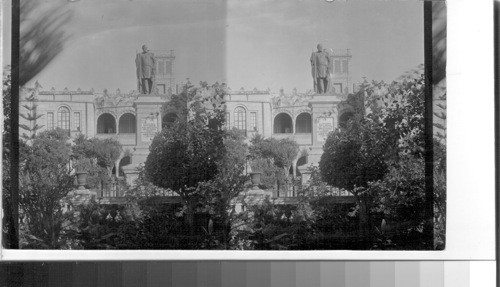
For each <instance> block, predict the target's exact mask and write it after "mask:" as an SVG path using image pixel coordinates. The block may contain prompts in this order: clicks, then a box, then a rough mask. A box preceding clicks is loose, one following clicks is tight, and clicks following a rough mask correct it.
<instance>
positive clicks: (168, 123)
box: [161, 113, 177, 129]
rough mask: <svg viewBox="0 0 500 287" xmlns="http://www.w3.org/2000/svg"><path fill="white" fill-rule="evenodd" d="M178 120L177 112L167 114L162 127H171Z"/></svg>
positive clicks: (162, 121)
mask: <svg viewBox="0 0 500 287" xmlns="http://www.w3.org/2000/svg"><path fill="white" fill-rule="evenodd" d="M176 120H177V115H176V114H175V113H168V114H165V115H164V116H163V118H162V120H161V128H162V129H164V128H168V127H171V126H172V125H173V124H174V123H175V121H176Z"/></svg>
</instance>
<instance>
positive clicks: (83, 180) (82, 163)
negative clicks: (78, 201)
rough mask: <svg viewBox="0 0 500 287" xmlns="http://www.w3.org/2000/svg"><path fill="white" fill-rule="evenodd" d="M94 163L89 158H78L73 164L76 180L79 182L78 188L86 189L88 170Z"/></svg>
mask: <svg viewBox="0 0 500 287" xmlns="http://www.w3.org/2000/svg"><path fill="white" fill-rule="evenodd" d="M91 166H92V163H91V162H90V160H89V159H87V158H83V159H77V160H76V161H75V163H74V165H73V168H74V169H75V175H76V181H77V184H78V189H85V185H87V176H88V171H89V170H90V168H91Z"/></svg>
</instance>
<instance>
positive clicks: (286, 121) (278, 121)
mask: <svg viewBox="0 0 500 287" xmlns="http://www.w3.org/2000/svg"><path fill="white" fill-rule="evenodd" d="M274 133H275V134H290V133H293V122H292V117H291V116H290V115H289V114H287V113H280V114H278V115H276V117H274Z"/></svg>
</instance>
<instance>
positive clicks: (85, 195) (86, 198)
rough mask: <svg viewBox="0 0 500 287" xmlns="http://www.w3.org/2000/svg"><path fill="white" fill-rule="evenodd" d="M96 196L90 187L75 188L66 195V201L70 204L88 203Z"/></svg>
mask: <svg viewBox="0 0 500 287" xmlns="http://www.w3.org/2000/svg"><path fill="white" fill-rule="evenodd" d="M96 197H97V192H95V191H93V190H90V189H76V190H73V191H70V192H69V193H68V195H67V196H66V199H67V201H68V202H70V203H71V204H72V205H82V204H87V203H89V202H90V201H91V200H92V199H95V198H96Z"/></svg>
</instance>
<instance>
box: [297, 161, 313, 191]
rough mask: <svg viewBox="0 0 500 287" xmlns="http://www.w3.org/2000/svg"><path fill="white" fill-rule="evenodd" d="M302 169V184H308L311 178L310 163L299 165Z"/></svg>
mask: <svg viewBox="0 0 500 287" xmlns="http://www.w3.org/2000/svg"><path fill="white" fill-rule="evenodd" d="M298 169H299V171H300V184H301V185H302V186H306V185H307V184H308V182H309V179H310V178H311V171H310V169H309V165H303V166H299V167H298Z"/></svg>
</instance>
